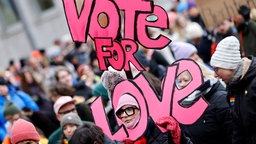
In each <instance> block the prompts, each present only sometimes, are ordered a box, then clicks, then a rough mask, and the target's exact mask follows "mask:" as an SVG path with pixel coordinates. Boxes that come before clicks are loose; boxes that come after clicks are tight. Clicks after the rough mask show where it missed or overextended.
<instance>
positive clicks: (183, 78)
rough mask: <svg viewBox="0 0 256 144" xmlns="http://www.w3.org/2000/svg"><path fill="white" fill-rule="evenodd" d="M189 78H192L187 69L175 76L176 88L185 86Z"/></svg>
mask: <svg viewBox="0 0 256 144" xmlns="http://www.w3.org/2000/svg"><path fill="white" fill-rule="evenodd" d="M191 80H192V78H191V75H190V73H189V72H188V71H184V72H182V73H181V74H180V75H179V76H178V78H177V86H178V88H180V89H182V88H184V87H186V86H187V85H188V84H189V82H190V81H191Z"/></svg>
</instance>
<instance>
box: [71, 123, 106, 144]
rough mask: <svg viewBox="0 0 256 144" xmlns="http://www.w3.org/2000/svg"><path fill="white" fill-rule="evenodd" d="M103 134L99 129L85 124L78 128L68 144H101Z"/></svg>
mask: <svg viewBox="0 0 256 144" xmlns="http://www.w3.org/2000/svg"><path fill="white" fill-rule="evenodd" d="M103 139H104V133H103V131H102V129H101V128H100V127H98V126H97V125H95V124H94V123H91V122H86V123H84V124H83V125H82V126H80V127H78V128H77V129H76V131H75V132H74V134H73V136H72V137H71V139H70V140H69V144H94V143H95V142H97V144H103Z"/></svg>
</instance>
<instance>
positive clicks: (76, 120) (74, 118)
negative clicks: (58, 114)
mask: <svg viewBox="0 0 256 144" xmlns="http://www.w3.org/2000/svg"><path fill="white" fill-rule="evenodd" d="M67 124H74V125H76V126H81V125H82V124H83V123H82V120H81V119H80V117H79V116H78V114H77V113H68V114H65V115H64V116H63V118H62V120H61V122H60V126H61V128H62V129H63V128H64V126H65V125H67Z"/></svg>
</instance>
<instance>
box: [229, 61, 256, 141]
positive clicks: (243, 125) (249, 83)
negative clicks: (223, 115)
mask: <svg viewBox="0 0 256 144" xmlns="http://www.w3.org/2000/svg"><path fill="white" fill-rule="evenodd" d="M249 59H251V62H250V60H248V59H247V60H244V61H243V62H242V63H243V68H242V69H246V72H245V73H243V74H242V77H241V78H239V80H237V81H232V82H231V83H230V85H229V87H228V92H229V97H234V98H235V105H234V133H233V144H255V143H256V59H255V57H251V58H249ZM246 61H249V64H248V63H247V62H246ZM247 65H248V68H246V67H247Z"/></svg>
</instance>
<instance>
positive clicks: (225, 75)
mask: <svg viewBox="0 0 256 144" xmlns="http://www.w3.org/2000/svg"><path fill="white" fill-rule="evenodd" d="M213 69H214V71H215V74H214V76H215V77H217V78H219V79H222V80H223V81H224V82H225V83H226V84H228V83H230V81H231V79H232V77H233V74H234V70H230V69H223V68H215V67H214V68H213Z"/></svg>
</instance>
